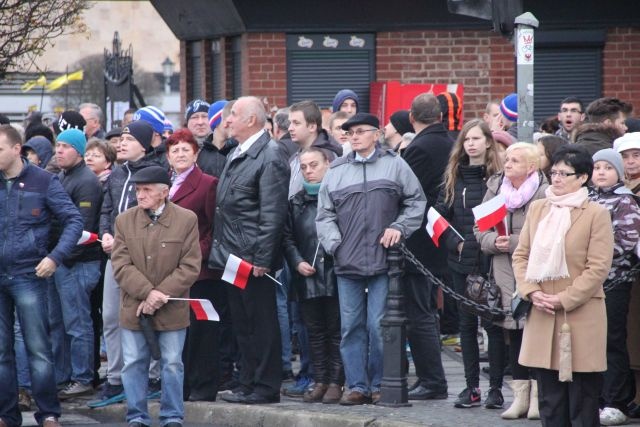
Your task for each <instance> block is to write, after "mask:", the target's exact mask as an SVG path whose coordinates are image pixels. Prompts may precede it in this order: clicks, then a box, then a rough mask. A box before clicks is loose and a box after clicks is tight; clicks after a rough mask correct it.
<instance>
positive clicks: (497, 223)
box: [472, 194, 507, 235]
mask: <svg viewBox="0 0 640 427" xmlns="http://www.w3.org/2000/svg"><path fill="white" fill-rule="evenodd" d="M472 211H473V216H474V218H475V219H476V224H477V225H478V230H480V231H487V230H489V229H491V228H492V227H496V230H497V231H498V234H500V235H505V234H506V228H505V226H504V219H505V218H506V216H507V205H506V202H505V199H504V195H502V194H498V195H497V196H496V197H494V198H493V199H490V200H487V201H486V202H484V203H482V204H480V205H478V206H476V207H475V208H473V209H472Z"/></svg>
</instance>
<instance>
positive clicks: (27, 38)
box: [0, 0, 91, 77]
mask: <svg viewBox="0 0 640 427" xmlns="http://www.w3.org/2000/svg"><path fill="white" fill-rule="evenodd" d="M89 7H91V4H90V3H89V2H88V1H86V0H0V77H2V76H4V74H5V73H6V72H7V71H8V70H12V71H21V72H26V71H29V70H30V68H31V67H32V66H33V65H34V62H35V60H36V59H37V57H38V56H40V55H41V54H42V53H43V52H44V51H45V49H48V48H51V47H53V45H54V39H55V38H56V37H59V36H61V35H63V34H75V33H82V32H85V31H86V26H85V24H84V22H82V19H81V15H82V12H83V11H84V10H86V9H88V8H89Z"/></svg>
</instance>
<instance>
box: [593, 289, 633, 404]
mask: <svg viewBox="0 0 640 427" xmlns="http://www.w3.org/2000/svg"><path fill="white" fill-rule="evenodd" d="M630 298H631V284H630V283H620V284H619V285H617V286H616V287H614V288H613V289H611V290H610V291H608V292H607V297H606V298H605V300H604V302H605V305H606V307H607V370H606V371H605V373H604V379H603V386H602V396H601V403H602V406H610V407H614V408H618V409H620V410H622V411H626V408H627V402H628V401H629V400H630V399H631V398H632V388H633V387H632V380H631V375H630V374H629V372H630V368H629V353H628V351H627V314H628V313H629V300H630ZM637 386H638V385H636V387H637Z"/></svg>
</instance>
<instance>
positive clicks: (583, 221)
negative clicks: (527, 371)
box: [513, 199, 613, 372]
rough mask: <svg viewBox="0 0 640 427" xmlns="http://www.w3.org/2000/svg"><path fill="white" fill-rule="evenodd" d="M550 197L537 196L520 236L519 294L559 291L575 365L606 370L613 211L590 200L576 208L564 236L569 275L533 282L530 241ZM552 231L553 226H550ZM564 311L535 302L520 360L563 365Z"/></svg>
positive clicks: (546, 365)
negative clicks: (529, 276)
mask: <svg viewBox="0 0 640 427" xmlns="http://www.w3.org/2000/svg"><path fill="white" fill-rule="evenodd" d="M549 205H550V204H549V202H548V201H547V200H546V199H545V200H538V201H535V202H533V204H532V205H531V207H530V208H529V213H528V215H527V219H526V220H525V223H524V227H523V228H522V231H521V232H520V241H519V244H518V247H517V249H516V251H515V252H514V253H513V271H514V273H515V277H516V284H517V289H518V292H519V293H520V295H523V296H525V297H527V296H528V295H529V294H530V293H531V292H534V291H536V290H542V291H543V292H545V293H548V294H554V295H558V296H559V298H560V302H561V304H562V307H563V308H564V310H566V317H567V322H568V323H569V326H570V327H571V348H572V359H571V360H572V370H573V371H574V372H602V371H605V370H606V369H607V357H606V343H607V315H606V310H605V305H604V291H603V289H602V284H603V283H604V281H605V279H606V278H607V274H608V273H609V269H610V268H611V259H612V257H613V233H612V232H611V229H612V226H611V216H610V215H609V211H607V209H606V208H604V207H603V206H600V205H599V204H597V203H593V202H589V201H586V202H584V203H583V205H582V206H581V207H580V208H574V209H572V210H571V228H569V231H568V232H567V234H566V236H565V251H566V259H567V267H568V269H569V275H570V277H569V278H566V279H559V280H549V281H546V282H542V283H532V282H527V281H526V280H525V273H526V270H527V262H528V259H529V251H530V249H531V243H532V241H533V238H534V236H535V233H536V231H537V229H538V227H537V226H538V224H539V223H540V220H541V219H542V218H543V217H544V216H545V215H546V214H547V213H548V212H549ZM548 232H551V233H553V232H554V230H548ZM564 313H565V311H563V310H558V311H557V312H556V314H547V313H544V312H542V311H540V310H538V309H536V308H535V307H533V308H532V309H531V312H530V313H529V315H528V316H527V319H526V321H525V325H524V334H523V338H522V347H521V349H520V358H519V362H520V364H521V365H524V366H530V367H535V368H544V369H553V370H558V362H559V358H560V352H559V341H560V328H561V326H562V324H563V323H564V321H565V316H564Z"/></svg>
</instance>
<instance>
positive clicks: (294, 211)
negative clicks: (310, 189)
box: [283, 190, 338, 300]
mask: <svg viewBox="0 0 640 427" xmlns="http://www.w3.org/2000/svg"><path fill="white" fill-rule="evenodd" d="M317 212H318V196H317V195H311V194H307V192H306V191H305V190H302V191H300V192H298V193H296V194H295V195H294V196H293V197H292V198H291V200H290V201H289V220H288V221H287V225H286V226H285V233H284V243H283V245H284V252H285V257H286V259H287V263H288V264H289V267H290V268H291V275H292V278H293V280H292V283H293V292H294V296H295V297H296V299H297V300H305V299H311V298H317V297H330V296H335V297H337V296H338V289H337V282H336V275H335V272H334V271H333V257H331V255H329V254H327V253H325V251H324V249H323V248H322V245H320V247H318V242H319V240H318V236H317V234H316V213H317ZM316 248H318V254H317V256H315V255H316ZM314 256H315V264H314V265H313V267H315V269H316V273H315V274H314V275H313V276H309V277H305V276H303V275H302V274H300V273H298V271H297V268H296V267H297V266H298V264H299V263H301V262H303V261H306V262H308V263H309V264H312V263H313V259H314Z"/></svg>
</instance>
